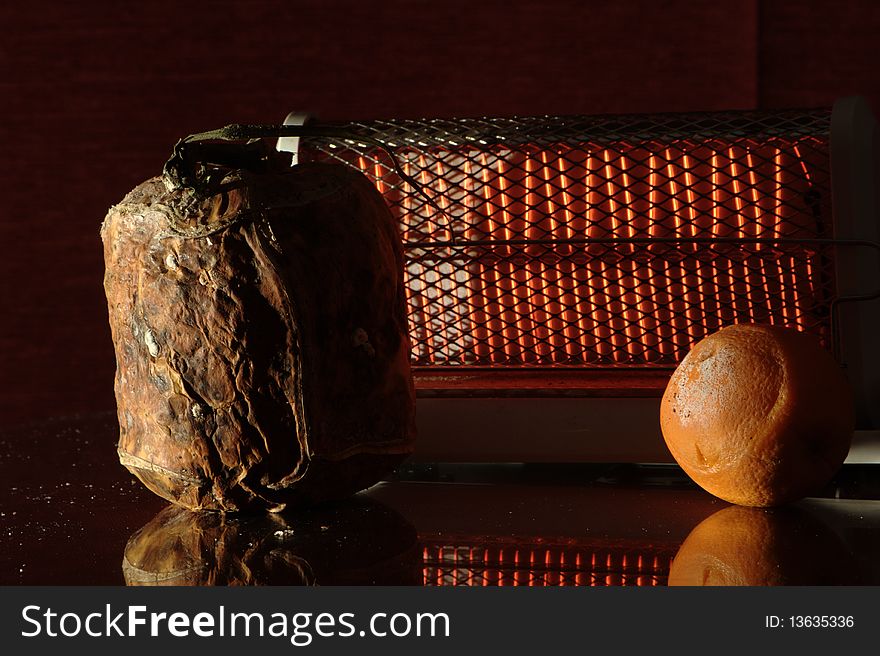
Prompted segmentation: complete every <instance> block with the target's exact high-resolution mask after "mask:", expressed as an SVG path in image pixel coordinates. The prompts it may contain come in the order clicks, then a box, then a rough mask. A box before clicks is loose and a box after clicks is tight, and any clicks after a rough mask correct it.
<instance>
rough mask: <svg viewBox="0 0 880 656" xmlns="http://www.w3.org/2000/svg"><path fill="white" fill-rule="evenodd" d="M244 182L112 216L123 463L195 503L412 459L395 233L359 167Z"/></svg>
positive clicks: (354, 476)
mask: <svg viewBox="0 0 880 656" xmlns="http://www.w3.org/2000/svg"><path fill="white" fill-rule="evenodd" d="M231 180H232V185H231V187H232V188H231V189H227V190H226V191H224V192H222V193H216V194H215V195H213V196H209V197H207V198H206V199H204V200H202V201H198V202H196V201H194V200H190V199H191V198H193V197H192V196H187V195H186V192H182V191H176V192H168V191H166V189H165V187H164V186H163V184H162V182H161V181H160V180H159V179H158V178H156V179H153V180H150V181H148V182H145V183H143V184H142V185H140V186H139V187H137V188H136V189H135V190H134V191H132V192H131V193H129V194H128V195H127V196H126V197H125V199H124V200H123V201H122V203H120V204H119V205H117V206H115V207H113V208H112V209H111V210H110V212H109V214H108V215H107V218H106V220H105V221H104V224H103V227H102V230H101V234H102V238H103V241H104V256H105V263H106V275H105V279H104V286H105V291H106V294H107V301H108V305H109V311H110V325H111V328H112V333H113V341H114V344H115V348H116V358H117V375H116V399H117V406H118V416H119V422H120V428H121V434H120V439H119V455H120V459H121V461H122V463H123V464H124V465H125V466H126V467H128V468H129V469H130V470H131V471H132V472H133V473H134V474H135V475H136V476H137V477H138V478H140V479H141V481H143V482H144V484H145V485H146V486H147V487H149V488H150V489H151V490H153V491H154V492H155V493H157V494H159V495H160V496H162V497H165V498H166V499H169V500H170V501H173V502H175V503H178V504H180V505H183V506H185V507H187V508H190V509H219V510H236V509H241V508H246V507H265V508H269V509H272V510H278V509H280V508H283V507H284V506H285V505H288V504H293V505H305V504H311V503H315V502H318V501H323V500H327V499H334V498H341V497H344V496H347V495H350V494H352V493H354V492H355V491H357V490H360V489H363V488H365V487H367V486H369V485H371V484H372V483H374V482H376V481H377V480H378V479H379V478H381V477H382V476H383V475H385V474H386V473H388V472H389V471H390V470H391V469H392V468H393V467H394V466H395V465H396V464H397V463H399V462H400V461H401V460H402V459H403V458H404V457H405V456H406V455H407V454H409V453H410V452H411V451H412V444H413V438H414V433H415V429H414V408H415V401H414V398H415V397H414V392H413V387H412V379H411V376H410V370H409V342H408V330H407V323H406V315H405V307H404V302H405V301H404V295H403V294H404V290H403V283H402V275H403V257H402V250H401V246H400V242H399V236H398V234H397V224H396V222H395V220H394V219H393V217H392V215H391V213H390V211H389V210H388V208H387V206H386V205H385V203H384V201H383V199H382V197H381V196H380V195H379V193H378V192H377V191H376V190H375V188H373V186H372V185H371V184H370V183H369V181H368V180H367V179H366V178H365V177H364V176H363V175H361V174H360V173H358V172H356V171H354V170H352V169H350V168H348V167H345V166H341V165H334V164H304V165H300V166H297V167H294V168H292V169H288V170H286V171H279V172H274V173H272V172H266V173H260V174H252V173H246V172H241V171H238V172H236V173H235V177H234V178H232V179H231Z"/></svg>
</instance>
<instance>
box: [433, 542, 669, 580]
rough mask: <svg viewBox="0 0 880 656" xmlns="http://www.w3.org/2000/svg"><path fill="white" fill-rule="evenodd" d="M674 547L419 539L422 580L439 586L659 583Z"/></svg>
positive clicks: (664, 577) (597, 543)
mask: <svg viewBox="0 0 880 656" xmlns="http://www.w3.org/2000/svg"><path fill="white" fill-rule="evenodd" d="M672 552H673V550H672V549H669V548H646V547H645V545H640V544H625V543H623V542H620V543H611V542H607V543H602V542H599V541H597V542H595V543H592V542H590V543H588V542H576V541H569V542H567V543H565V544H547V543H545V542H543V541H542V542H541V543H534V544H529V543H525V542H511V541H509V540H507V541H505V540H484V541H481V542H480V543H479V544H475V543H474V542H471V543H470V544H462V543H461V542H451V541H444V542H443V543H436V542H432V541H426V540H424V539H423V540H422V560H423V581H424V584H425V585H442V586H450V585H451V586H611V585H614V586H618V585H622V586H658V585H665V584H666V577H667V574H668V572H669V561H670V559H671V555H672Z"/></svg>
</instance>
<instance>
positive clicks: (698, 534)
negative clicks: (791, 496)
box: [669, 506, 858, 586]
mask: <svg viewBox="0 0 880 656" xmlns="http://www.w3.org/2000/svg"><path fill="white" fill-rule="evenodd" d="M857 583H858V576H857V573H856V566H855V563H854V562H853V559H852V555H851V554H850V552H849V551H848V550H847V549H846V547H845V546H844V544H843V542H842V541H841V540H840V538H839V537H838V536H837V535H836V534H835V533H834V531H832V530H831V529H830V528H829V527H828V526H826V525H825V524H824V523H823V522H821V521H820V520H819V519H817V518H816V517H815V516H813V515H812V514H811V513H809V512H807V511H806V510H804V509H803V508H800V507H797V506H786V507H783V508H774V509H771V510H764V509H759V508H746V507H741V506H729V507H727V508H724V509H723V510H719V511H718V512H717V513H715V514H714V515H711V516H710V517H708V518H707V519H705V520H703V521H702V522H701V523H700V524H698V525H697V527H696V528H695V529H694V530H693V531H691V533H690V535H688V537H687V539H686V540H685V541H684V543H683V544H682V545H681V548H680V549H679V550H678V553H677V554H676V555H675V558H674V559H673V560H672V566H671V568H670V570H669V585H708V586H714V585H721V586H734V585H750V586H754V585H762V586H770V585H855V584H857Z"/></svg>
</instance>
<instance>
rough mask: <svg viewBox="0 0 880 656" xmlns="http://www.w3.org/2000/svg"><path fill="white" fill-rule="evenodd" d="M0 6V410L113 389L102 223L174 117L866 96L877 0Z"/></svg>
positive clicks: (94, 402)
mask: <svg viewBox="0 0 880 656" xmlns="http://www.w3.org/2000/svg"><path fill="white" fill-rule="evenodd" d="M0 26H2V29H3V37H2V39H0V66H2V75H0V98H2V102H0V108H2V109H0V112H2V122H0V144H2V146H3V156H4V166H3V174H2V176H0V185H2V188H0V208H2V210H0V212H2V213H0V216H2V238H0V317H2V330H0V424H9V423H14V422H18V421H24V420H29V419H40V418H44V417H47V416H57V415H68V414H74V413H80V412H89V411H94V410H104V409H110V408H112V407H113V370H114V361H113V351H112V347H111V343H110V333H109V329H108V327H107V320H106V307H105V302H104V297H103V290H102V287H101V279H102V275H103V264H102V255H101V246H100V240H99V237H98V228H99V225H100V222H101V220H102V218H103V216H104V214H105V212H106V210H107V208H108V207H109V206H110V205H111V204H113V203H115V202H117V201H118V200H120V199H121V198H122V196H123V195H124V194H125V193H126V192H127V191H128V190H129V189H131V188H132V187H133V186H135V185H136V184H137V183H139V182H140V181H142V180H143V179H145V178H147V177H150V176H152V175H155V174H156V173H158V172H159V171H160V169H161V166H162V164H163V162H164V160H165V159H166V157H167V156H168V153H169V150H170V148H171V147H172V146H173V144H174V143H175V141H176V140H177V139H178V138H179V137H181V136H183V135H186V134H188V133H191V132H197V131H200V130H203V129H209V128H213V127H219V126H220V125H224V124H226V123H230V122H234V121H243V122H244V121H248V122H278V121H280V120H281V119H282V118H283V117H284V115H285V114H286V113H287V112H288V111H289V110H291V109H303V110H309V111H311V112H312V113H315V114H317V115H318V116H320V117H323V118H327V119H341V118H379V117H389V116H396V117H419V116H428V115H434V116H452V115H458V116H465V115H485V114H495V115H510V114H520V115H527V114H544V113H607V112H655V111H678V110H713V109H735V108H752V107H797V106H816V105H830V104H831V103H832V102H833V101H834V99H835V98H837V97H839V96H842V95H849V94H853V93H860V94H863V95H865V96H867V97H868V99H869V100H870V101H871V103H872V105H873V106H874V107H875V108H877V107H878V105H880V76H878V72H877V66H876V62H877V60H878V58H877V54H876V46H875V43H876V35H877V34H878V33H880V9H878V5H877V3H876V2H874V1H873V0H859V1H856V2H846V3H843V2H832V1H830V0H827V1H822V0H808V1H805V2H804V1H798V2H796V1H793V0H782V1H779V0H776V1H772V2H771V1H760V0H739V1H733V2H724V3H708V2H705V3H703V2H688V1H684V0H682V1H672V2H661V1H653V2H652V1H645V2H611V1H608V2H579V1H563V0H543V1H541V2H510V1H501V0H484V1H482V2H480V1H476V0H445V1H443V2H427V1H426V2H413V1H411V0H410V1H406V0H391V1H385V2H375V3H368V2H364V1H363V0H298V1H287V2H284V1H280V0H276V1H268V0H264V1H256V0H252V1H248V2H211V3H194V2H186V3H184V2H171V1H168V0H161V1H155V2H144V3H137V4H136V3H116V2H113V3H111V2H88V3H75V2H71V3H62V2H55V3H47V2H40V1H33V2H16V3H3V6H2V8H0Z"/></svg>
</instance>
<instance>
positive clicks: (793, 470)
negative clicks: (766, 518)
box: [660, 324, 855, 506]
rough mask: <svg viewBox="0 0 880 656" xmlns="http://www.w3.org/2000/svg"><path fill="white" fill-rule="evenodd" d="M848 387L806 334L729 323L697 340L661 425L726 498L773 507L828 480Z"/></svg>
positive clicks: (848, 433)
mask: <svg viewBox="0 0 880 656" xmlns="http://www.w3.org/2000/svg"><path fill="white" fill-rule="evenodd" d="M854 426H855V418H854V410H853V399H852V392H851V391H850V388H849V385H848V384H847V381H846V379H845V378H844V375H843V373H842V371H841V370H840V367H839V366H838V365H837V363H836V362H835V361H834V358H833V357H832V356H831V354H830V353H828V352H827V351H826V350H825V349H823V348H822V346H821V345H820V344H819V342H818V340H817V339H816V338H815V337H813V336H811V335H808V334H806V333H801V332H797V331H795V330H792V329H788V328H780V327H776V326H760V325H751V324H738V325H734V326H728V327H726V328H723V329H722V330H720V331H718V332H717V333H714V334H712V335H709V336H708V337H706V338H704V339H703V340H702V341H700V342H699V343H697V344H696V345H695V346H694V347H693V348H692V349H691V351H690V353H688V354H687V356H686V357H685V358H684V360H682V362H681V364H680V365H679V366H678V368H677V369H676V370H675V373H673V375H672V378H671V379H670V380H669V384H668V385H667V387H666V391H665V392H664V394H663V399H662V401H661V408H660V428H661V430H662V432H663V438H664V440H665V441H666V445H667V447H669V450H670V452H671V453H672V456H673V457H674V458H675V460H676V462H677V463H678V464H679V465H680V466H681V468H682V469H684V471H685V473H687V475H688V476H690V477H691V478H692V479H693V480H694V482H695V483H697V484H698V485H699V486H700V487H702V488H703V489H704V490H706V491H707V492H710V493H711V494H714V495H715V496H717V497H720V498H721V499H724V500H725V501H730V502H731V503H736V504H739V505H744V506H775V505H779V504H783V503H787V502H789V501H794V500H796V499H800V498H802V497H804V496H806V495H808V494H810V493H811V492H815V491H817V490H818V489H820V488H821V487H822V486H823V485H824V484H826V483H827V482H828V481H829V480H830V479H831V477H832V476H833V475H834V473H835V472H836V471H837V470H838V469H839V468H840V466H841V464H843V461H844V459H845V458H846V454H847V453H848V452H849V447H850V442H851V439H852V433H853V429H854Z"/></svg>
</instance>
